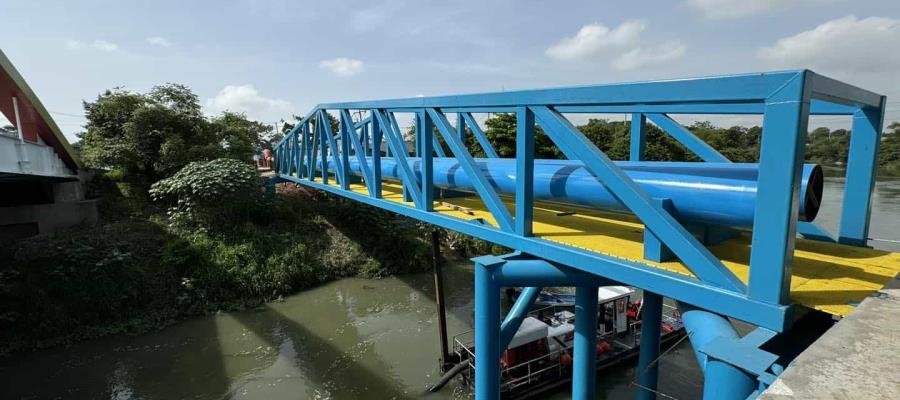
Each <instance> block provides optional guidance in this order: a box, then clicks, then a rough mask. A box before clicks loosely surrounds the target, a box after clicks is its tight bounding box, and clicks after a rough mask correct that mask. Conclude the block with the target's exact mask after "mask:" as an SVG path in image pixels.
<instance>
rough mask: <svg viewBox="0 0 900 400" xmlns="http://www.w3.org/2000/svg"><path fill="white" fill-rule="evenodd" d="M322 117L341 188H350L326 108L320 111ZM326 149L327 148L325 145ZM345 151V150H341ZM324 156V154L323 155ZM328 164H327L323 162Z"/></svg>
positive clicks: (324, 132)
mask: <svg viewBox="0 0 900 400" xmlns="http://www.w3.org/2000/svg"><path fill="white" fill-rule="evenodd" d="M319 114H320V115H321V118H322V122H323V123H322V125H321V126H322V132H323V134H324V136H325V139H326V140H327V143H328V149H329V150H331V161H332V162H333V163H334V169H335V173H334V177H335V179H336V180H337V181H338V183H340V184H341V188H343V189H345V190H346V189H348V188H349V187H350V186H349V182H347V179H345V178H346V175H345V171H344V162H343V161H342V160H341V159H340V158H339V157H338V151H339V150H340V149H339V148H338V145H337V140H335V139H334V132H333V131H332V130H331V123H330V122H329V120H330V119H329V118H328V113H327V112H326V111H325V110H322V111H320V112H319ZM322 150H323V151H324V150H325V148H324V147H323V148H322ZM341 152H342V153H343V151H341ZM323 158H324V155H323ZM341 158H342V157H341ZM322 165H327V164H322ZM326 175H327V173H326ZM345 186H346V187H345Z"/></svg>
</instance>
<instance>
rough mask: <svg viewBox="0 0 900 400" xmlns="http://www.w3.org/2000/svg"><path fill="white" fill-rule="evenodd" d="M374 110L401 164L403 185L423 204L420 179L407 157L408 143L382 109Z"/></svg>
mask: <svg viewBox="0 0 900 400" xmlns="http://www.w3.org/2000/svg"><path fill="white" fill-rule="evenodd" d="M374 112H375V119H376V120H377V121H378V127H379V128H380V129H381V130H380V132H381V133H382V134H383V136H384V139H385V141H386V142H387V144H388V147H389V148H391V149H392V150H391V151H392V152H393V155H394V158H395V159H397V165H399V166H400V174H401V176H402V177H403V186H404V187H405V188H406V191H407V192H408V193H409V194H410V196H411V197H412V199H413V203H415V204H416V205H419V204H422V198H421V193H420V192H419V181H418V179H417V178H416V174H415V173H413V171H412V168H410V166H409V162H408V161H407V157H406V145H405V144H404V142H403V140H402V139H401V138H400V137H399V135H400V133H399V132H398V131H397V127H396V126H395V125H394V124H393V123H392V121H391V120H390V117H389V116H387V115H384V112H383V111H382V110H374ZM377 170H378V171H381V168H377Z"/></svg>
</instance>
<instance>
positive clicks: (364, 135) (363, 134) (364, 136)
mask: <svg viewBox="0 0 900 400" xmlns="http://www.w3.org/2000/svg"><path fill="white" fill-rule="evenodd" d="M359 136H360V141H361V142H362V147H363V148H362V152H363V155H364V156H368V155H369V122H368V121H365V122H363V123H362V125H361V126H360V127H359Z"/></svg>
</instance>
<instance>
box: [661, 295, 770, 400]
mask: <svg viewBox="0 0 900 400" xmlns="http://www.w3.org/2000/svg"><path fill="white" fill-rule="evenodd" d="M678 309H679V310H681V317H682V320H683V321H684V327H685V330H687V334H688V336H689V337H690V338H691V346H693V348H694V354H695V355H696V357H697V362H698V363H699V364H700V369H701V370H703V376H704V378H703V398H704V399H716V400H718V399H725V400H731V399H733V400H744V399H747V398H750V397H754V398H755V396H756V395H757V394H758V393H759V390H760V389H764V388H765V387H767V386H768V384H769V383H771V382H772V381H774V379H775V375H774V374H773V371H774V372H780V371H781V368H780V367H778V365H777V364H775V361H776V360H778V356H776V355H775V354H772V353H769V352H767V351H764V350H761V349H760V346H762V345H763V344H765V343H766V342H768V341H769V340H771V339H772V338H774V337H775V336H776V333H775V332H773V331H770V330H768V329H764V328H757V329H756V330H754V331H752V332H750V333H748V334H747V335H744V337H741V336H740V335H738V333H737V332H736V331H735V330H734V327H733V326H732V325H731V322H729V321H728V319H727V318H725V317H723V316H721V315H718V314H715V313H712V312H709V311H706V310H701V309H698V308H695V307H693V306H690V305H687V304H683V303H679V304H678Z"/></svg>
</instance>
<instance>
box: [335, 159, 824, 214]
mask: <svg viewBox="0 0 900 400" xmlns="http://www.w3.org/2000/svg"><path fill="white" fill-rule="evenodd" d="M408 160H409V162H410V163H411V164H412V168H413V171H414V172H415V173H416V174H417V175H419V174H421V160H420V159H419V158H416V157H409V158H408ZM366 162H367V163H369V167H370V168H371V167H372V159H371V157H369V158H367V159H366ZM433 163H434V164H433V165H434V185H435V186H436V187H439V188H443V189H450V190H456V191H464V192H474V190H475V189H474V186H473V185H472V182H471V180H470V179H469V177H468V176H467V175H466V172H465V171H464V170H463V169H462V168H461V167H460V165H459V162H458V161H457V159H455V158H449V157H436V158H434V161H433ZM476 164H477V165H478V167H479V168H480V169H481V172H482V173H483V174H484V175H485V177H486V178H487V179H488V181H489V182H490V183H491V185H492V186H493V187H494V188H495V190H497V191H498V192H499V193H500V194H507V195H514V194H515V191H516V160H515V159H509V158H481V159H476ZM616 164H617V165H618V166H619V167H620V168H622V169H623V170H624V171H625V173H626V174H628V176H629V177H630V178H631V179H632V180H634V182H636V183H637V184H638V186H640V187H641V189H643V190H644V191H645V192H646V193H647V194H648V195H649V196H651V197H653V198H665V199H669V200H671V202H672V206H673V208H674V212H675V214H676V215H675V216H676V218H678V219H679V220H682V221H689V222H695V223H699V224H712V225H724V226H731V227H737V228H749V227H752V226H753V216H754V212H755V209H756V183H757V176H758V172H759V165H758V164H748V163H701V162H693V163H692V162H644V161H641V162H633V161H619V162H616ZM329 169H331V170H333V169H334V165H333V164H332V163H331V162H329ZM350 169H351V172H352V173H353V174H355V175H361V171H360V170H361V168H360V165H359V161H358V160H357V159H356V158H351V160H350ZM381 174H382V177H383V178H384V179H388V180H399V179H400V168H399V166H398V165H397V162H396V161H395V160H394V159H393V158H391V157H382V158H381ZM822 185H823V175H822V169H821V168H820V167H819V166H818V165H815V164H806V165H804V167H803V175H802V181H801V187H800V198H801V199H802V201H801V202H800V214H799V215H800V220H801V221H807V222H811V221H812V220H813V219H815V217H816V214H817V212H818V210H819V199H821V197H822ZM534 199H535V200H543V201H554V202H559V203H567V204H573V205H578V206H585V207H591V208H597V209H602V210H608V211H614V212H629V211H628V208H627V207H626V206H625V205H624V204H622V203H621V202H620V201H619V200H618V199H617V198H616V197H615V196H614V195H613V194H612V193H611V192H609V191H608V190H607V189H606V188H605V187H604V186H603V185H602V184H600V183H599V182H598V181H597V179H596V178H594V176H593V175H592V174H591V173H590V172H589V171H588V170H587V169H585V168H584V166H583V164H582V163H581V162H580V161H570V160H543V159H540V160H534Z"/></svg>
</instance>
